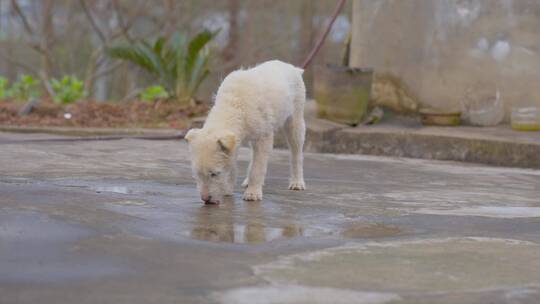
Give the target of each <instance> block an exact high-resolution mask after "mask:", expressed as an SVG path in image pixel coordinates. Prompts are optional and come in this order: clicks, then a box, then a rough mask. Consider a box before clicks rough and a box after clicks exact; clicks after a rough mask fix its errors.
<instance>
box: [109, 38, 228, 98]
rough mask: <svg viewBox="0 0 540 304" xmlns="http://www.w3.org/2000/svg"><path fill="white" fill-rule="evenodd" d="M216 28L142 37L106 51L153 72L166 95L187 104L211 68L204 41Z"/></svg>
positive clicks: (207, 39) (208, 52)
mask: <svg viewBox="0 0 540 304" xmlns="http://www.w3.org/2000/svg"><path fill="white" fill-rule="evenodd" d="M217 33H218V31H215V32H211V31H207V30H205V31H202V32H201V33H199V34H197V35H195V37H193V38H192V39H188V38H187V37H186V36H185V35H184V34H181V33H175V34H174V35H173V37H172V39H167V38H165V37H163V36H162V37H159V38H158V39H157V40H156V41H155V42H154V43H153V44H150V43H148V42H146V41H141V42H138V43H135V44H133V45H129V46H119V47H113V48H110V49H108V54H109V55H110V56H111V57H113V58H117V59H122V60H126V61H129V62H131V63H133V64H136V65H138V66H140V67H141V68H143V69H145V70H146V71H148V72H149V73H151V74H152V75H154V76H156V77H157V79H158V81H159V82H160V83H161V85H162V86H163V87H164V88H165V90H166V91H167V93H168V94H169V96H173V97H175V98H176V99H177V100H178V101H179V102H180V103H181V104H183V105H186V104H189V103H190V102H191V101H193V98H194V96H195V94H196V92H197V90H198V88H199V86H200V85H201V83H202V82H203V80H204V79H205V78H206V77H207V76H208V74H209V73H210V70H209V68H208V61H209V59H210V51H209V49H208V47H207V44H208V43H209V42H210V41H211V40H212V39H213V38H214V37H215V36H216V35H217Z"/></svg>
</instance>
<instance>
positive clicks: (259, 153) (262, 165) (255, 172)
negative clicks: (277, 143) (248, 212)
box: [244, 135, 274, 201]
mask: <svg viewBox="0 0 540 304" xmlns="http://www.w3.org/2000/svg"><path fill="white" fill-rule="evenodd" d="M273 145H274V137H273V136H272V135H270V136H267V137H265V138H262V139H259V140H257V141H255V142H252V144H251V146H252V149H253V154H252V157H251V166H250V170H249V176H248V179H249V180H248V181H249V182H248V186H247V188H246V191H245V192H244V200H246V201H258V200H261V199H262V196H263V193H262V187H263V185H264V179H265V177H266V169H267V167H268V158H269V156H270V153H271V152H272V147H273Z"/></svg>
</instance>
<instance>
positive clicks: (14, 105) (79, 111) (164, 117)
mask: <svg viewBox="0 0 540 304" xmlns="http://www.w3.org/2000/svg"><path fill="white" fill-rule="evenodd" d="M22 107H24V103H19V102H12V101H2V102H0V125H11V126H54V127H109V128H114V127H122V128H174V129H186V128H188V127H189V124H190V120H191V118H193V117H197V116H201V115H205V114H206V113H207V112H208V109H209V107H208V106H207V105H205V104H198V105H195V106H192V107H180V106H178V105H177V104H174V103H173V102H167V101H155V102H146V101H132V102H123V103H112V102H96V101H83V102H78V103H76V104H71V105H67V106H61V105H57V104H53V103H52V102H50V101H47V100H43V101H41V102H40V103H39V104H38V105H37V106H36V107H35V108H34V109H33V110H32V112H31V113H30V114H28V115H24V116H19V114H18V113H19V110H20V109H21V108H22Z"/></svg>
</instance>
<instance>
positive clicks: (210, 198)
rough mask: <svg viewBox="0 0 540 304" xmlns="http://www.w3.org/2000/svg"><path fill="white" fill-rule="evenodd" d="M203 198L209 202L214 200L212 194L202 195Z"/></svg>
mask: <svg viewBox="0 0 540 304" xmlns="http://www.w3.org/2000/svg"><path fill="white" fill-rule="evenodd" d="M201 199H202V201H203V202H205V203H209V202H210V201H211V200H212V196H211V195H201Z"/></svg>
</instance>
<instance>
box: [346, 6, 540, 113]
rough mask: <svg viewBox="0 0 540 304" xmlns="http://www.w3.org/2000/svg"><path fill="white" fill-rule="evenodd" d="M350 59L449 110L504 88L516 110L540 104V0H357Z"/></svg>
mask: <svg viewBox="0 0 540 304" xmlns="http://www.w3.org/2000/svg"><path fill="white" fill-rule="evenodd" d="M350 65H351V66H364V67H365V66H368V67H373V68H375V71H376V73H377V74H380V75H381V74H382V75H386V74H390V75H393V76H396V77H398V78H399V79H400V80H401V82H402V83H403V84H404V85H406V86H407V87H408V88H409V89H410V90H411V91H412V93H413V94H414V95H415V96H416V97H417V98H418V99H419V101H420V103H421V104H424V105H430V106H435V107H439V108H444V109H459V108H460V100H461V99H462V96H463V95H464V93H465V91H466V90H467V89H472V90H481V89H485V88H488V89H489V90H495V89H491V88H492V87H496V88H499V90H500V92H501V95H502V98H503V101H504V103H505V107H506V113H507V117H508V110H509V108H510V107H511V105H516V104H520V105H521V104H523V105H538V106H540V1H538V0H353V37H352V45H351V58H350Z"/></svg>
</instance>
